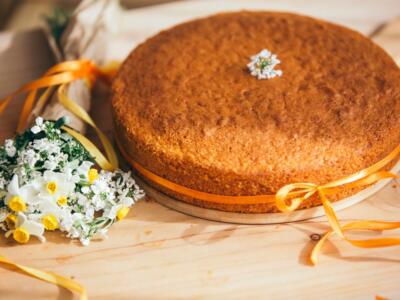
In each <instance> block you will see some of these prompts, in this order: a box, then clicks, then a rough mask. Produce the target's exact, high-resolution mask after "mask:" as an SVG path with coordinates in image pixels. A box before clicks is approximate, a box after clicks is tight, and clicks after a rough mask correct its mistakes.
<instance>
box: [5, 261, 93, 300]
mask: <svg viewBox="0 0 400 300" xmlns="http://www.w3.org/2000/svg"><path fill="white" fill-rule="evenodd" d="M0 263H2V264H4V265H9V266H11V267H13V268H15V269H17V270H19V271H21V272H23V273H25V274H27V275H29V276H31V277H35V278H37V279H40V280H43V281H45V282H48V283H52V284H54V285H58V286H61V287H63V288H66V289H67V290H70V291H71V292H76V293H78V294H79V295H80V300H87V299H88V298H87V293H86V289H85V288H84V287H83V286H82V285H81V284H79V283H78V282H76V281H75V280H72V279H70V278H66V277H63V276H60V275H57V274H55V273H51V272H45V271H41V270H38V269H34V268H31V267H27V266H23V265H20V264H16V263H14V262H12V261H11V260H9V259H8V258H6V257H4V256H2V255H0Z"/></svg>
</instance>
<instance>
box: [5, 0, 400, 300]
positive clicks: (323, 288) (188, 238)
mask: <svg viewBox="0 0 400 300" xmlns="http://www.w3.org/2000/svg"><path fill="white" fill-rule="evenodd" d="M244 3H245V4H244ZM243 7H248V8H252V9H261V8H264V9H269V8H271V9H279V10H291V11H299V12H302V13H307V14H310V15H314V16H319V17H322V18H325V19H329V20H332V21H336V22H338V23H342V24H345V25H348V26H350V27H352V28H355V29H357V30H359V31H361V32H363V33H365V34H371V33H373V32H375V33H376V35H375V37H374V38H375V40H376V41H377V42H378V43H379V44H380V45H382V46H383V47H384V48H387V50H388V51H389V52H390V53H391V54H392V55H393V56H394V57H396V58H399V57H400V55H399V54H400V51H399V48H400V36H399V35H400V22H394V23H392V25H390V26H389V27H386V28H384V29H383V30H381V31H377V28H378V27H379V26H381V25H382V24H383V23H385V22H388V21H389V20H391V19H392V18H393V17H395V16H398V15H399V14H400V3H399V2H398V1H361V0H359V1H352V2H351V4H350V1H342V0H341V1H316V0H312V1H307V2H306V3H304V1H279V2H278V1H270V2H268V3H264V1H248V2H245V1H243V2H239V1H229V2H222V1H213V2H210V1H191V2H186V1H185V2H176V3H173V4H167V5H161V6H156V7H150V8H143V9H138V10H134V11H130V12H129V13H128V14H127V15H126V18H125V19H126V20H124V22H126V28H127V30H126V33H125V34H128V35H129V36H130V37H131V39H130V40H129V42H127V43H125V44H123V43H120V44H119V45H122V44H123V46H121V47H118V48H119V49H113V51H111V53H110V57H117V58H122V57H123V56H124V55H125V54H126V52H127V51H128V49H131V48H132V47H133V46H134V45H136V44H137V43H138V42H140V41H141V40H143V39H144V38H146V37H148V36H149V35H151V34H153V33H154V32H156V31H158V30H160V29H161V28H164V27H166V26H169V25H171V24H174V23H177V22H180V21H182V20H186V19H190V18H193V17H197V16H200V15H205V14H209V13H211V12H215V11H220V10H227V9H229V10H233V9H238V8H243ZM22 35H24V34H22ZM29 36H30V38H32V41H31V42H30V44H31V45H32V49H35V51H34V54H31V55H35V60H32V59H31V58H26V60H24V59H18V61H16V60H15V57H16V55H17V54H16V53H17V52H18V51H16V50H15V49H16V48H13V47H18V43H19V41H20V40H22V39H23V38H25V39H26V38H27V37H26V35H25V36H21V34H19V35H18V36H17V37H16V36H15V35H7V34H6V35H4V34H3V35H1V34H0V63H2V68H1V69H0V96H4V95H6V94H7V93H9V92H11V91H12V90H13V89H14V88H16V86H17V85H18V84H22V83H23V82H26V81H27V80H29V79H30V78H32V77H35V76H38V75H39V74H40V73H42V72H43V70H45V69H46V68H47V67H48V66H49V65H50V64H51V63H52V61H51V58H50V54H49V52H48V49H46V47H45V46H40V45H43V44H44V43H43V37H42V36H41V35H40V33H38V32H36V33H31V34H30V35H29ZM20 47H21V46H20ZM40 47H41V48H40ZM32 51H33V50H32ZM13 57H14V61H13V62H12V58H13ZM19 105H20V101H16V102H15V103H13V105H12V107H11V108H10V109H9V110H8V111H7V113H6V114H4V115H2V116H1V117H0V140H1V141H2V140H3V139H4V138H6V137H10V136H12V132H13V128H14V126H15V124H16V120H17V118H18V108H19ZM93 114H94V116H95V118H96V119H97V120H100V119H101V120H102V122H101V123H100V124H101V125H102V126H103V127H105V128H106V129H109V128H110V127H109V124H106V122H104V120H110V117H109V109H108V105H107V102H105V101H104V102H101V103H97V104H96V108H95V109H94V111H93ZM398 200H400V188H399V186H398V184H397V183H395V182H393V183H391V184H389V185H388V186H386V188H384V189H383V190H381V191H380V192H379V193H378V194H376V195H375V196H373V197H371V198H369V199H367V200H365V201H363V202H362V203H360V204H357V205H355V206H353V207H351V208H348V209H345V210H343V211H340V212H339V213H338V216H339V218H340V220H341V221H342V222H343V223H344V222H347V221H350V220H354V219H382V220H398V219H399V213H398V212H399V211H400V202H399V201H398ZM327 229H328V225H327V222H326V219H325V218H318V219H313V220H309V221H302V222H297V223H291V224H279V225H268V226H266V225H260V226H258V225H257V226H256V225H232V224H222V223H216V222H210V221H206V220H201V219H195V218H192V217H189V216H186V215H183V214H180V213H178V212H175V211H172V210H169V209H167V208H165V207H163V206H161V205H159V204H158V203H156V202H154V201H153V200H151V199H146V200H143V201H141V202H140V203H138V204H137V205H136V206H135V207H134V209H133V210H132V211H131V213H130V214H129V216H128V217H127V219H125V220H124V221H122V222H119V223H117V224H116V225H115V226H114V227H113V228H112V229H111V231H110V237H109V239H107V240H104V241H94V242H92V244H91V245H90V246H88V247H83V246H81V245H80V244H79V243H78V242H75V241H70V240H68V239H66V238H63V237H62V236H61V235H59V234H58V233H52V234H47V237H48V242H47V243H44V244H42V243H39V242H36V241H32V242H31V243H29V244H28V245H17V244H15V243H14V242H13V241H11V240H5V239H4V238H0V247H1V250H0V253H1V254H3V255H6V256H7V257H9V258H10V259H12V260H14V261H17V262H18V263H21V264H25V265H29V266H32V267H36V268H41V269H45V270H50V271H54V272H57V273H60V274H63V275H65V276H70V277H73V278H75V279H76V280H78V281H80V282H81V283H83V284H84V285H85V286H86V287H87V288H88V292H89V296H90V299H144V300H146V299H374V298H375V296H376V295H380V296H382V297H385V298H388V299H393V300H394V299H400V251H399V249H400V248H399V247H391V248H386V249H369V250H366V249H359V248H354V247H352V246H350V245H348V244H346V243H345V242H343V241H340V240H339V239H338V238H336V237H334V238H332V239H331V241H330V242H329V243H327V244H326V246H325V247H324V250H323V253H322V255H321V262H320V264H319V265H318V266H316V267H311V266H310V265H309V264H308V255H309V252H310V249H311V248H312V246H313V244H314V242H313V241H312V240H311V239H310V235H311V234H313V233H318V234H321V233H323V232H324V231H326V230H327ZM394 233H397V234H399V232H394ZM392 234H393V233H392ZM354 235H355V236H357V237H360V238H361V237H375V236H381V235H382V234H380V233H364V234H363V235H360V234H354ZM383 235H386V234H383ZM74 297H75V298H76V296H74V295H72V294H71V293H69V292H68V291H66V290H64V289H59V288H57V287H55V286H52V285H49V284H46V283H42V282H39V281H37V280H34V279H32V278H29V277H26V276H23V275H21V274H19V273H15V272H12V271H10V270H9V269H5V268H0V299H28V298H29V299H73V298H74Z"/></svg>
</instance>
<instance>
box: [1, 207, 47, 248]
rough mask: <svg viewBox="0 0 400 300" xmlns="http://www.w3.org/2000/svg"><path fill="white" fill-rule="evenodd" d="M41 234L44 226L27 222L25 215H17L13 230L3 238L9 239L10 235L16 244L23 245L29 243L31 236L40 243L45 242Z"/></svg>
mask: <svg viewBox="0 0 400 300" xmlns="http://www.w3.org/2000/svg"><path fill="white" fill-rule="evenodd" d="M43 233H44V226H43V225H42V224H40V223H38V222H36V221H31V220H28V218H27V216H26V215H25V214H23V213H18V215H17V220H16V222H15V229H12V230H9V231H7V232H6V234H5V236H6V237H9V236H10V235H11V234H12V235H13V237H14V239H15V240H16V241H17V242H18V243H21V244H25V243H27V242H28V241H29V239H30V236H31V235H33V236H36V237H37V238H38V239H39V240H40V241H41V242H44V241H46V239H45V237H44V236H43Z"/></svg>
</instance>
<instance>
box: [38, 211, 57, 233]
mask: <svg viewBox="0 0 400 300" xmlns="http://www.w3.org/2000/svg"><path fill="white" fill-rule="evenodd" d="M42 224H43V225H44V228H46V229H47V230H56V229H57V228H58V227H59V225H58V220H57V218H56V217H55V216H54V215H52V214H49V215H46V216H44V217H43V218H42Z"/></svg>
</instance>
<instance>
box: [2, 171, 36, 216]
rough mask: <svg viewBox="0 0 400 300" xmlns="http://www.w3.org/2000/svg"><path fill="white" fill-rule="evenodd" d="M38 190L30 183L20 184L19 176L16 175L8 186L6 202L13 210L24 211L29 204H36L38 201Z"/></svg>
mask: <svg viewBox="0 0 400 300" xmlns="http://www.w3.org/2000/svg"><path fill="white" fill-rule="evenodd" d="M37 195H38V192H37V191H36V189H35V188H34V187H33V186H32V185H30V184H26V185H24V186H19V183H18V176H17V175H14V176H13V178H12V180H11V182H10V183H9V185H8V188H7V195H6V198H5V201H4V202H5V204H6V205H7V206H8V208H9V209H10V210H11V211H14V212H23V211H26V210H27V204H34V203H36V202H37V201H38V199H37Z"/></svg>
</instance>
